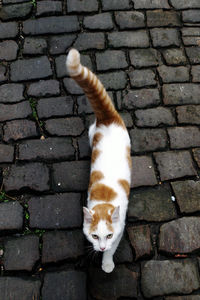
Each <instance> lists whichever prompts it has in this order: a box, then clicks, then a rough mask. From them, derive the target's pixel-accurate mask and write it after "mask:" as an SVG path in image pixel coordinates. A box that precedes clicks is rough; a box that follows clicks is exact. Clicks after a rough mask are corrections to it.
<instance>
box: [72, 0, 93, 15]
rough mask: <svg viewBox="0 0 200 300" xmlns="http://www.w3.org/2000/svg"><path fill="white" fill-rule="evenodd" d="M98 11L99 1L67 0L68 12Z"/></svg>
mask: <svg viewBox="0 0 200 300" xmlns="http://www.w3.org/2000/svg"><path fill="white" fill-rule="evenodd" d="M94 11H98V1H97V0H88V1H82V0H67V12H68V13H71V12H81V13H83V12H94Z"/></svg>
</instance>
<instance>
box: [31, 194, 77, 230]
mask: <svg viewBox="0 0 200 300" xmlns="http://www.w3.org/2000/svg"><path fill="white" fill-rule="evenodd" d="M28 211H29V214H30V227H33V228H46V229H57V228H59V229H60V228H63V229H64V228H72V227H80V226H81V222H82V209H81V202H80V194H78V193H65V194H57V195H47V196H41V197H36V196H35V197H31V199H30V200H29V202H28Z"/></svg>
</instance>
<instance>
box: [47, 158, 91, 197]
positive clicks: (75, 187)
mask: <svg viewBox="0 0 200 300" xmlns="http://www.w3.org/2000/svg"><path fill="white" fill-rule="evenodd" d="M89 171H90V162H89V161H66V162H61V163H56V164H53V184H54V190H55V191H56V192H63V191H85V190H87V188H88V182H89Z"/></svg>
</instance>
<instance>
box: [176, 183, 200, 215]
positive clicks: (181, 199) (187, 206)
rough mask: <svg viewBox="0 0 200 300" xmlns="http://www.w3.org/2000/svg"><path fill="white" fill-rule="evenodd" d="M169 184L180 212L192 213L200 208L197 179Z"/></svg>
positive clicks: (199, 184) (199, 188) (199, 190)
mask: <svg viewBox="0 0 200 300" xmlns="http://www.w3.org/2000/svg"><path fill="white" fill-rule="evenodd" d="M171 185H172V188H173V191H174V194H175V196H176V201H177V203H178V206H179V208H180V211H181V212H183V213H193V212H196V211H199V210H200V198H199V195H200V182H199V181H194V180H186V181H175V182H172V183H171Z"/></svg>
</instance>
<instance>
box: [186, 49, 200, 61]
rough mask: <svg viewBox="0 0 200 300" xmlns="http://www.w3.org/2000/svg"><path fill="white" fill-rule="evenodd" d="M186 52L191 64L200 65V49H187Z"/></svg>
mask: <svg viewBox="0 0 200 300" xmlns="http://www.w3.org/2000/svg"><path fill="white" fill-rule="evenodd" d="M185 50H186V53H187V55H188V57H189V60H190V63H191V64H199V63H200V47H186V48H185Z"/></svg>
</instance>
